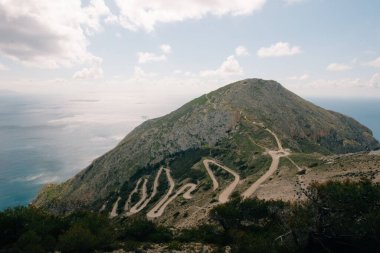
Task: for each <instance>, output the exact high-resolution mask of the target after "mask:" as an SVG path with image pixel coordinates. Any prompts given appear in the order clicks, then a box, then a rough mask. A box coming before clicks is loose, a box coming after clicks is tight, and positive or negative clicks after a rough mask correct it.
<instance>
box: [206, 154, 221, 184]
mask: <svg viewBox="0 0 380 253" xmlns="http://www.w3.org/2000/svg"><path fill="white" fill-rule="evenodd" d="M212 162H213V160H209V159H206V160H203V165H204V166H205V168H206V171H207V173H208V175H209V176H210V178H211V180H212V185H213V190H214V191H215V190H216V189H218V187H219V183H218V180H216V177H215V175H214V173H213V172H212V170H211V169H210V166H209V165H208V164H209V163H212Z"/></svg>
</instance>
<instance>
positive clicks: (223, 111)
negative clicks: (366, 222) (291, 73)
mask: <svg viewBox="0 0 380 253" xmlns="http://www.w3.org/2000/svg"><path fill="white" fill-rule="evenodd" d="M247 118H248V119H250V120H246V119H247ZM252 122H255V124H252ZM263 126H268V128H265V127H263ZM274 136H275V138H274ZM378 146H379V143H378V142H377V141H376V140H375V139H374V138H373V137H372V133H371V131H370V130H369V129H368V128H366V127H365V126H363V125H361V124H360V123H358V122H357V121H355V120H354V119H352V118H349V117H346V116H344V115H341V114H339V113H336V112H332V111H327V110H324V109H322V108H320V107H318V106H315V105H313V104H312V103H310V102H307V101H306V100H304V99H302V98H300V97H298V96H297V95H295V94H293V93H291V92H290V91H288V90H286V89H285V88H283V87H282V86H281V85H280V84H279V83H277V82H275V81H265V80H261V79H247V80H242V81H239V82H236V83H233V84H230V85H227V86H225V87H223V88H220V89H218V90H216V91H213V92H211V93H209V94H207V95H203V96H201V97H199V98H197V99H195V100H193V101H191V102H189V103H187V104H185V105H184V106H182V107H181V108H179V109H178V110H176V111H174V112H172V113H170V114H168V115H165V116H163V117H161V118H157V119H152V120H148V121H146V122H144V123H143V124H141V125H140V126H138V127H137V128H135V129H134V130H133V131H132V132H131V133H129V134H128V135H127V136H126V137H125V138H124V139H123V140H122V141H121V142H120V143H119V144H118V145H117V146H116V147H115V148H114V149H113V150H111V151H109V152H108V153H106V154H105V155H103V156H101V157H99V158H98V159H96V160H95V161H94V162H93V163H92V164H91V165H90V166H88V167H87V168H86V169H84V170H83V171H81V172H80V173H78V174H77V175H76V176H75V177H73V178H72V179H70V180H68V181H66V182H64V183H62V184H60V185H49V186H46V187H45V188H44V189H43V190H42V191H41V193H40V194H39V196H38V197H37V198H36V200H34V202H33V205H36V206H39V207H44V208H46V209H48V210H50V211H52V212H55V213H65V212H70V211H72V210H74V209H79V208H88V209H92V210H99V209H100V208H101V207H102V206H103V205H104V203H108V204H107V207H106V208H105V211H109V212H110V211H111V210H114V211H115V212H117V206H116V207H115V204H116V205H118V206H125V207H127V209H129V208H131V206H133V205H132V203H131V200H130V199H129V198H128V199H123V198H122V199H119V196H120V193H119V192H120V191H122V190H123V189H124V188H126V189H127V192H126V193H125V194H124V195H125V196H128V195H129V194H130V193H132V192H133V188H134V186H136V187H137V186H138V185H139V184H140V185H141V184H142V182H143V181H142V179H141V178H142V176H146V177H150V178H151V180H153V178H155V175H154V174H155V173H156V172H155V171H157V170H156V169H155V168H157V167H160V166H166V165H168V166H167V168H166V169H165V172H166V174H167V175H169V176H168V180H169V186H170V188H169V189H168V191H167V195H164V193H163V192H159V193H156V194H157V195H156V194H154V195H156V196H153V197H156V198H161V202H159V203H157V202H156V203H154V202H153V201H151V198H153V197H149V198H148V195H147V194H148V193H147V192H145V194H144V192H141V193H143V194H142V196H143V197H144V199H141V202H140V203H138V205H137V206H136V210H132V211H138V212H140V211H141V210H143V211H144V212H145V211H146V212H149V210H151V209H152V207H154V206H158V208H156V209H157V210H159V208H160V207H161V206H162V205H164V204H165V203H167V200H169V199H171V200H172V201H173V202H176V201H181V200H180V198H179V197H180V194H182V193H184V194H186V195H185V196H186V198H188V197H189V196H190V195H189V194H187V193H188V192H189V190H192V191H194V192H193V194H194V195H197V196H201V195H200V193H198V192H199V191H200V190H199V189H201V188H205V189H206V190H205V193H204V194H203V195H205V194H206V193H207V192H208V190H207V185H208V184H209V183H211V184H212V186H213V190H216V189H217V188H218V187H219V188H220V190H221V191H223V189H224V190H225V189H226V187H227V188H228V186H226V185H224V186H223V187H220V183H221V182H222V183H223V182H224V180H220V179H217V177H219V178H220V177H221V178H223V179H224V178H229V177H230V176H231V174H232V175H233V176H234V178H235V180H234V182H233V184H231V185H232V186H231V185H230V186H229V187H230V189H229V190H228V191H227V194H225V195H226V196H224V197H223V198H222V201H223V200H225V201H227V200H228V197H229V195H230V194H231V193H232V192H233V191H235V190H236V191H239V192H243V191H244V190H245V189H243V188H244V187H248V185H247V184H244V183H241V179H244V180H243V181H244V182H248V181H252V180H254V181H256V180H257V179H258V177H259V176H260V173H261V175H262V173H265V171H267V170H268V167H269V166H268V163H270V162H271V161H272V160H273V162H276V163H277V162H280V157H281V156H282V155H278V154H277V153H276V154H275V153H270V152H269V155H270V156H268V152H267V153H266V152H265V149H268V150H272V151H273V152H274V151H275V150H276V149H278V152H280V151H284V150H285V149H286V150H289V151H290V150H291V151H292V152H298V153H319V154H326V155H327V154H338V153H349V152H357V151H367V150H372V149H375V148H377V147H378ZM286 152H288V151H286ZM284 156H285V155H284ZM207 157H209V159H210V160H217V161H220V163H219V164H218V166H221V167H222V168H231V169H229V170H230V171H229V173H228V172H226V173H227V174H223V173H224V172H223V171H221V172H218V173H222V174H220V175H219V176H218V175H214V176H213V174H212V172H211V173H210V171H211V170H209V169H207V166H206V168H205V167H202V161H203V160H204V159H207ZM271 157H272V158H273V159H271ZM277 160H278V161H277ZM274 167H278V166H274ZM274 167H273V168H274ZM170 171H171V172H172V174H173V178H171V175H170ZM227 171H228V170H227ZM232 172H234V173H236V174H234V173H232ZM271 173H273V172H272V171H271ZM208 176H209V177H208ZM170 178H171V179H170ZM171 180H173V182H172V181H171ZM186 180H191V181H192V183H191V184H194V185H198V186H199V187H201V188H199V187H197V188H195V186H194V185H189V186H187V187H184V186H185V184H184V183H182V182H185V181H186ZM210 180H211V182H210ZM174 181H176V182H177V183H182V185H183V187H182V188H181V189H179V190H177V191H176V193H175V191H174V186H173V185H174V184H175V182H174ZM264 181H265V180H264ZM239 182H240V183H239ZM146 184H147V183H146V182H144V183H143V185H145V186H143V187H146V186H147V185H146ZM124 186H126V187H124ZM193 188H194V189H193ZM235 188H236V189H235ZM186 189H189V190H188V191H185V190H186ZM136 191H137V188H136V190H135V192H133V193H134V194H136ZM153 191H154V188H153ZM211 192H212V190H211V191H210V196H211V195H212V193H211ZM177 193H178V194H177ZM152 194H153V193H152ZM172 194H173V195H172ZM124 195H123V196H124ZM173 196H175V197H174V198H173ZM218 196H220V195H218ZM222 196H223V195H222ZM126 198H127V197H126ZM163 198H165V199H163ZM186 198H185V199H186ZM194 199H196V198H195V197H194V198H192V199H191V200H189V201H193V200H194ZM117 200H118V201H117ZM147 200H149V201H148V202H147ZM116 201H117V202H116ZM172 201H171V202H172ZM218 201H220V199H219V200H218ZM160 203H161V205H159V204H160ZM184 203H185V202H184ZM134 204H136V203H134ZM168 204H170V203H168ZM152 205H153V206H152ZM184 206H186V204H184ZM141 207H143V208H141ZM189 208H190V207H189ZM157 210H156V211H157ZM115 212H114V213H113V215H114V214H115ZM165 212H166V211H165ZM136 213H137V212H136Z"/></svg>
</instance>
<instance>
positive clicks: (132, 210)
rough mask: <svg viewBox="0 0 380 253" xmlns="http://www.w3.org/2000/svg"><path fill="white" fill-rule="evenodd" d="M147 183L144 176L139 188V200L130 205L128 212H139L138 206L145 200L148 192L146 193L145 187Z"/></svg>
mask: <svg viewBox="0 0 380 253" xmlns="http://www.w3.org/2000/svg"><path fill="white" fill-rule="evenodd" d="M147 183H148V179H147V178H144V183H143V185H142V189H141V198H140V200H139V201H138V202H137V203H136V204H135V205H134V206H132V207H131V210H129V213H132V214H133V213H137V212H139V209H138V207H139V206H140V205H141V204H142V203H143V202H144V201H145V199H146V198H147V197H148V194H147V190H148V189H147V187H146V184H147Z"/></svg>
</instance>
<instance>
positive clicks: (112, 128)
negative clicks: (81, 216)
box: [0, 93, 380, 210]
mask: <svg viewBox="0 0 380 253" xmlns="http://www.w3.org/2000/svg"><path fill="white" fill-rule="evenodd" d="M309 100H311V101H312V102H314V103H315V104H318V105H320V106H322V107H324V108H327V109H331V110H335V111H338V112H341V113H344V114H346V115H349V116H352V117H354V118H355V119H357V120H359V121H360V122H362V123H363V124H365V125H366V126H368V127H369V128H371V129H372V130H373V132H374V135H375V137H376V138H377V139H380V100H371V99H369V100H368V99H366V100H360V99H317V98H309ZM178 105H179V102H178V101H177V102H176V103H171V104H167V103H164V102H157V103H153V104H146V103H143V102H141V101H138V100H136V99H133V98H120V99H119V100H115V99H109V100H107V99H101V100H97V99H67V98H58V97H54V98H52V97H47V96H45V97H41V96H23V95H20V94H12V93H4V94H3V93H0V210H2V209H4V208H6V207H11V206H15V205H24V204H27V203H29V202H30V201H31V200H32V199H33V198H34V197H35V196H36V194H37V192H38V191H39V189H40V188H41V186H42V185H43V184H45V183H49V182H61V181H63V180H65V179H67V178H69V177H71V176H73V175H74V174H75V173H77V172H78V171H79V170H80V169H82V168H84V167H85V166H86V165H88V164H89V163H90V162H91V161H92V160H93V159H94V158H96V157H98V156H99V155H101V154H103V153H104V152H106V151H108V150H109V149H111V148H112V147H114V146H115V145H116V144H117V143H118V142H119V141H120V140H121V139H122V138H123V136H124V135H125V134H126V133H128V132H129V131H131V130H132V129H133V128H134V127H135V126H136V125H138V124H140V123H141V122H142V121H143V120H145V119H146V118H152V117H156V116H159V115H162V114H165V113H167V112H170V111H171V110H173V109H175V108H176V107H177V106H178Z"/></svg>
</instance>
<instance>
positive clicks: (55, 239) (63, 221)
mask: <svg viewBox="0 0 380 253" xmlns="http://www.w3.org/2000/svg"><path fill="white" fill-rule="evenodd" d="M306 194H307V196H308V200H307V201H304V202H297V203H286V202H283V201H265V200H259V199H249V200H244V201H243V200H241V199H239V198H234V199H233V200H232V201H230V202H229V203H226V204H223V205H218V206H216V207H215V208H214V209H213V210H212V211H211V213H210V218H211V220H210V224H207V225H203V226H200V227H198V228H194V229H187V230H182V231H175V232H174V233H172V232H171V231H170V230H169V229H168V228H165V227H161V226H157V225H156V224H155V223H153V222H151V221H147V220H145V219H141V218H140V219H137V218H128V219H122V220H116V221H115V222H114V221H111V220H110V219H108V217H106V216H103V215H100V214H97V213H91V212H75V213H73V214H71V215H69V216H66V217H56V216H53V215H50V214H48V213H45V212H43V211H42V210H39V209H36V208H33V207H16V208H11V209H7V210H5V211H3V212H0V252H28V253H40V252H54V251H56V250H58V251H61V252H63V253H66V252H67V253H71V252H94V251H101V252H102V251H111V250H112V249H117V248H122V247H123V248H125V249H128V250H134V249H136V248H138V247H141V246H142V245H144V244H145V245H149V244H150V243H165V244H166V245H169V246H170V247H171V248H172V249H177V248H179V247H180V246H181V243H189V242H202V243H206V244H213V245H215V246H216V247H219V248H220V249H222V248H223V247H224V246H226V245H229V246H231V247H232V252H245V253H249V252H316V253H317V252H380V185H379V184H374V183H371V182H370V181H366V180H363V181H360V182H350V181H345V182H327V183H325V184H313V185H311V186H310V187H309V189H308V190H307V192H306Z"/></svg>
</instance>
